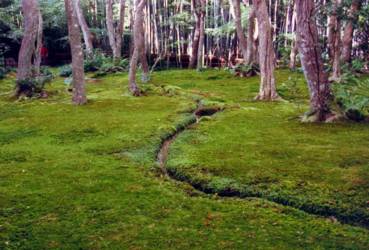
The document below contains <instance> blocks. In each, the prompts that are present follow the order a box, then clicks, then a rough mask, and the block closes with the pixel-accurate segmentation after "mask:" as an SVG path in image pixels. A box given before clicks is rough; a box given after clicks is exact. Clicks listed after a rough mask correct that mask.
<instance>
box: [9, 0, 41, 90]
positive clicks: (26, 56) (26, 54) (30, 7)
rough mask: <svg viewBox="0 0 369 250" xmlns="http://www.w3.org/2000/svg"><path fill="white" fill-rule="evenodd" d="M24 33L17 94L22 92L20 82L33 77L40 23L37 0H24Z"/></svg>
mask: <svg viewBox="0 0 369 250" xmlns="http://www.w3.org/2000/svg"><path fill="white" fill-rule="evenodd" d="M22 11H23V16H24V19H23V23H24V24H23V26H24V35H23V39H22V45H21V48H20V50H19V56H18V69H17V83H18V84H17V87H16V91H15V95H16V96H19V95H21V94H22V93H21V92H22V89H21V88H20V85H19V83H20V82H21V81H23V80H26V79H30V78H32V77H33V72H32V55H33V53H34V51H35V43H36V39H37V30H38V23H39V20H38V19H39V10H38V4H37V0H22Z"/></svg>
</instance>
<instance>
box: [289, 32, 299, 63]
mask: <svg viewBox="0 0 369 250" xmlns="http://www.w3.org/2000/svg"><path fill="white" fill-rule="evenodd" d="M297 53H298V47H297V43H296V38H294V39H293V41H292V44H291V53H290V63H289V65H288V67H289V68H290V69H291V70H294V69H296V56H297Z"/></svg>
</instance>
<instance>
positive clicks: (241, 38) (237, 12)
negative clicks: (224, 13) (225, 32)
mask: <svg viewBox="0 0 369 250" xmlns="http://www.w3.org/2000/svg"><path fill="white" fill-rule="evenodd" d="M230 3H232V7H233V12H234V22H235V26H236V33H237V38H238V42H239V47H240V49H241V52H242V56H243V59H244V61H246V58H247V45H248V44H247V41H246V37H245V34H244V32H243V28H242V20H241V6H240V1H239V0H232V1H230Z"/></svg>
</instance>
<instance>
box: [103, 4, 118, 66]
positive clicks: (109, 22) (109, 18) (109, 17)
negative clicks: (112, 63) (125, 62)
mask: <svg viewBox="0 0 369 250" xmlns="http://www.w3.org/2000/svg"><path fill="white" fill-rule="evenodd" d="M106 28H107V32H108V38H109V44H110V48H111V49H112V51H113V57H114V60H117V59H119V58H120V56H119V53H118V48H117V43H116V41H115V30H114V20H113V0H106Z"/></svg>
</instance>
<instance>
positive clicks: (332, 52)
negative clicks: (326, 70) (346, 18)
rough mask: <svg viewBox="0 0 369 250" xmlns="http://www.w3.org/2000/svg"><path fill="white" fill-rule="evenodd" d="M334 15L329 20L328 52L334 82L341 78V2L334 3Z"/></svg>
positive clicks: (335, 1) (339, 0)
mask: <svg viewBox="0 0 369 250" xmlns="http://www.w3.org/2000/svg"><path fill="white" fill-rule="evenodd" d="M332 4H333V6H332V14H331V15H330V17H329V20H328V51H329V56H330V60H331V63H332V77H331V79H332V80H333V81H339V79H340V77H341V64H340V63H341V21H340V20H339V18H338V13H337V11H338V8H339V5H340V4H341V0H333V1H332Z"/></svg>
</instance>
